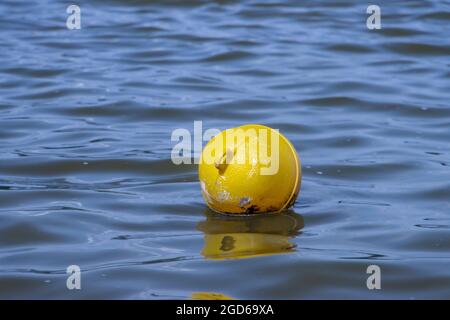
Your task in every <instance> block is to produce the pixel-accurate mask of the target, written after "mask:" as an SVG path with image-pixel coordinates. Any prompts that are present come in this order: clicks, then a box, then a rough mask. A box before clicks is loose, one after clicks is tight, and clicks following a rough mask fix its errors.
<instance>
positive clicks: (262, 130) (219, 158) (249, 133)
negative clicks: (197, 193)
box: [199, 124, 301, 214]
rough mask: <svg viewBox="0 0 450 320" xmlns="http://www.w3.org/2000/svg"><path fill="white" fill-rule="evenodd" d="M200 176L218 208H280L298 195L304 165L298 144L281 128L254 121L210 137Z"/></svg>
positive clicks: (207, 195) (241, 211) (241, 210)
mask: <svg viewBox="0 0 450 320" xmlns="http://www.w3.org/2000/svg"><path fill="white" fill-rule="evenodd" d="M199 179H200V184H201V189H202V195H203V197H204V199H205V201H206V203H207V205H208V206H209V207H210V208H211V209H212V210H214V211H218V212H221V213H233V214H251V213H262V212H280V211H283V210H285V209H287V208H289V207H290V206H292V205H293V204H294V202H295V200H296V198H297V195H298V193H299V190H300V184H301V165H300V160H299V158H298V156H297V153H296V151H295V149H294V146H293V145H292V144H291V143H290V142H289V140H288V139H287V138H286V137H284V136H283V135H282V134H280V133H279V132H278V130H274V129H272V128H269V127H266V126H262V125H255V124H250V125H244V126H240V127H236V128H231V129H227V130H225V131H222V132H221V133H219V134H218V135H216V136H215V137H214V138H212V139H211V140H210V141H209V142H208V144H207V145H206V146H205V148H204V149H203V152H202V155H201V158H200V165H199Z"/></svg>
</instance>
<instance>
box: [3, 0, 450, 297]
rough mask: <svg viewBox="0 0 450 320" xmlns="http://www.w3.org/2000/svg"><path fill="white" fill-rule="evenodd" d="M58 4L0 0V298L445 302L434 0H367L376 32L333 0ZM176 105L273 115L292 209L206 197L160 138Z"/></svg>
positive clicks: (343, 0)
mask: <svg viewBox="0 0 450 320" xmlns="http://www.w3.org/2000/svg"><path fill="white" fill-rule="evenodd" d="M69 4H71V3H68V2H66V1H50V0H45V1H16V0H3V1H1V2H0V43H1V47H0V62H1V63H0V298H1V299H10V298H34V299H72V298H75V299H81V298H83V299H95V298H112V299H191V298H195V297H198V296H199V295H200V296H201V294H199V293H208V292H214V293H219V294H223V295H225V296H228V297H232V298H236V299H310V298H324V299H329V298H340V299H347V298H357V299H381V298H384V299H386V298H396V299H397V298H401V299H420V298H427V299H428V298H439V299H450V144H449V141H450V105H449V101H450V81H449V79H450V59H449V56H450V38H449V35H450V2H449V1H439V0H435V1H418V0H408V1H406V0H405V1H378V2H377V4H378V5H379V6H380V7H381V23H382V29H380V30H368V29H367V27H366V19H367V17H368V14H367V13H366V8H367V6H368V5H369V4H371V3H365V2H361V1H350V0H331V1H293V0H291V1H281V0H268V1H263V0H253V1H251V0H246V1H225V0H224V1H193V0H186V1H181V0H179V1H145V0H135V1H118V0H117V1H113V0H110V1H100V0H97V1H78V2H77V3H76V4H77V5H79V6H80V7H81V26H82V27H81V30H68V29H67V28H66V19H67V16H68V14H67V13H66V8H67V6H68V5H69ZM194 121H203V128H204V130H206V129H208V128H219V129H226V128H230V127H234V126H238V125H242V124H246V123H261V124H264V125H268V126H271V127H273V128H277V129H279V130H280V132H281V133H283V134H284V135H285V136H286V137H288V138H289V139H290V140H291V141H292V143H293V144H294V145H295V148H296V149H297V151H298V152H299V154H300V157H301V159H302V169H303V180H302V189H301V192H300V196H299V198H298V201H297V202H296V204H295V205H294V207H293V208H292V209H291V210H290V211H289V212H286V213H284V214H281V215H277V216H274V215H261V216H250V217H244V218H243V217H240V218H236V217H226V216H222V215H219V214H215V213H212V212H211V211H209V210H208V209H207V208H206V205H205V203H204V201H203V199H202V197H201V193H200V186H199V182H198V177H197V166H195V165H179V166H176V165H174V164H173V163H172V161H171V156H170V154H171V150H172V147H173V146H174V142H173V141H171V134H172V132H173V130H175V129H177V128H186V129H188V130H191V131H192V130H193V126H194ZM69 265H79V266H80V268H81V272H82V273H81V285H82V288H81V290H68V289H67V288H66V280H67V277H68V275H67V274H66V268H67V267H68V266H69ZM369 265H378V266H379V267H380V268H381V285H382V288H381V290H368V288H367V286H366V280H367V278H368V276H369V275H368V274H367V273H366V269H367V267H368V266H369Z"/></svg>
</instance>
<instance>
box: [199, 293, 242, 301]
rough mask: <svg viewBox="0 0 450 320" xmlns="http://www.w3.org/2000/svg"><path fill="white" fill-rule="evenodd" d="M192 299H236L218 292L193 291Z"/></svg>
mask: <svg viewBox="0 0 450 320" xmlns="http://www.w3.org/2000/svg"><path fill="white" fill-rule="evenodd" d="M191 299H194V300H235V299H234V298H231V297H229V296H226V295H224V294H222V293H217V292H193V293H192V295H191Z"/></svg>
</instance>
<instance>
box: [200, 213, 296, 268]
mask: <svg viewBox="0 0 450 320" xmlns="http://www.w3.org/2000/svg"><path fill="white" fill-rule="evenodd" d="M205 216H206V220H204V221H200V222H199V223H198V224H197V229H198V230H200V231H202V232H204V234H205V236H204V240H205V244H204V247H203V250H202V252H201V254H202V255H203V256H204V257H205V258H206V259H211V260H222V259H241V258H252V257H257V256H264V255H273V254H280V253H289V252H293V251H294V250H295V244H294V243H292V242H291V241H290V240H291V239H292V238H293V237H295V236H297V235H299V234H300V230H301V229H302V228H303V227H304V221H303V217H302V216H301V215H299V214H297V213H295V212H293V211H291V210H289V211H286V212H283V213H276V214H275V213H270V214H256V215H246V216H239V215H224V214H219V213H215V212H213V211H211V210H209V209H207V210H206V211H205Z"/></svg>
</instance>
